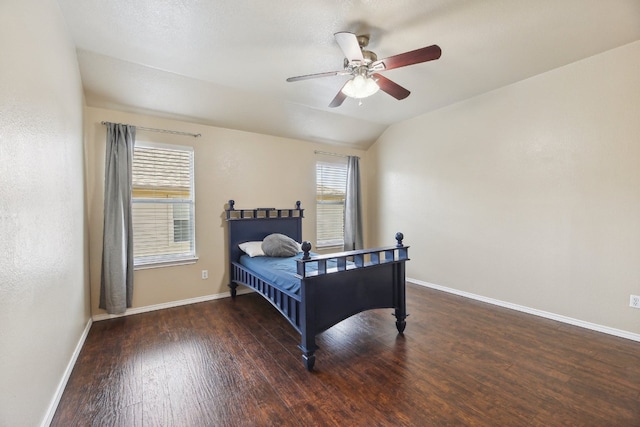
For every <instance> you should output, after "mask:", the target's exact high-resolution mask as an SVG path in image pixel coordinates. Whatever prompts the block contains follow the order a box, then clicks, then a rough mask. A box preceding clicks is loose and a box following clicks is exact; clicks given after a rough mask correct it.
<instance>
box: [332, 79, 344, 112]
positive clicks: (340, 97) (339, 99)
mask: <svg viewBox="0 0 640 427" xmlns="http://www.w3.org/2000/svg"><path fill="white" fill-rule="evenodd" d="M345 84H346V83H345ZM342 87H344V85H343V86H342ZM345 99H347V95H345V94H344V93H343V92H342V88H340V91H339V92H338V93H337V95H336V97H335V98H333V101H331V104H329V107H331V108H336V107H339V106H341V105H342V103H343V102H344V100H345Z"/></svg>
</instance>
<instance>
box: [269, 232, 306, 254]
mask: <svg viewBox="0 0 640 427" xmlns="http://www.w3.org/2000/svg"><path fill="white" fill-rule="evenodd" d="M262 252H264V254H265V255H266V256H272V257H290V256H294V255H297V254H298V252H300V246H298V243H297V242H296V241H295V240H293V239H292V238H291V237H288V236H285V235H284V234H279V233H274V234H269V235H268V236H267V237H265V238H264V240H263V241H262Z"/></svg>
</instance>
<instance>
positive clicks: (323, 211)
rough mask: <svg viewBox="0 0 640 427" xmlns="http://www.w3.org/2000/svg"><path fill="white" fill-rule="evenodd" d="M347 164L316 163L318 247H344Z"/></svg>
mask: <svg viewBox="0 0 640 427" xmlns="http://www.w3.org/2000/svg"><path fill="white" fill-rule="evenodd" d="M346 188H347V164H346V162H324V161H318V162H316V208H317V209H316V211H317V215H316V231H317V242H316V244H317V246H318V247H323V246H325V247H326V246H342V245H344V198H345V192H346Z"/></svg>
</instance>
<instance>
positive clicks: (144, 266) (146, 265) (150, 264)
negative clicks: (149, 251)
mask: <svg viewBox="0 0 640 427" xmlns="http://www.w3.org/2000/svg"><path fill="white" fill-rule="evenodd" d="M197 261H198V257H189V258H183V259H172V260H171V261H145V262H141V263H140V264H134V266H133V270H134V271H135V270H148V269H151V268H162V267H175V266H178V265H189V264H195V263H196V262H197Z"/></svg>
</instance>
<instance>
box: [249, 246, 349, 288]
mask: <svg viewBox="0 0 640 427" xmlns="http://www.w3.org/2000/svg"><path fill="white" fill-rule="evenodd" d="M303 255H304V254H303V253H302V252H300V253H299V254H298V255H296V256H292V257H283V258H276V257H268V256H256V257H253V258H252V257H250V256H249V255H242V256H241V257H240V264H242V265H243V266H245V267H246V268H248V269H249V270H251V271H252V272H254V273H255V274H256V275H258V276H260V277H261V278H262V279H263V280H265V281H267V282H268V283H271V284H272V285H275V286H276V287H278V288H280V289H283V290H287V291H289V292H293V293H295V294H298V293H300V279H298V278H297V277H296V273H297V272H298V270H297V269H298V266H297V264H298V263H297V262H296V260H297V259H301V258H302V256H303ZM309 255H310V256H312V257H313V256H315V255H316V254H315V253H313V252H310V253H309ZM349 264H352V263H349ZM336 265H337V262H336V260H328V261H327V271H330V270H332V269H335V267H336ZM305 267H306V275H307V276H310V275H313V273H315V272H317V271H318V263H316V262H310V263H307V264H306V266H305Z"/></svg>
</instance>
